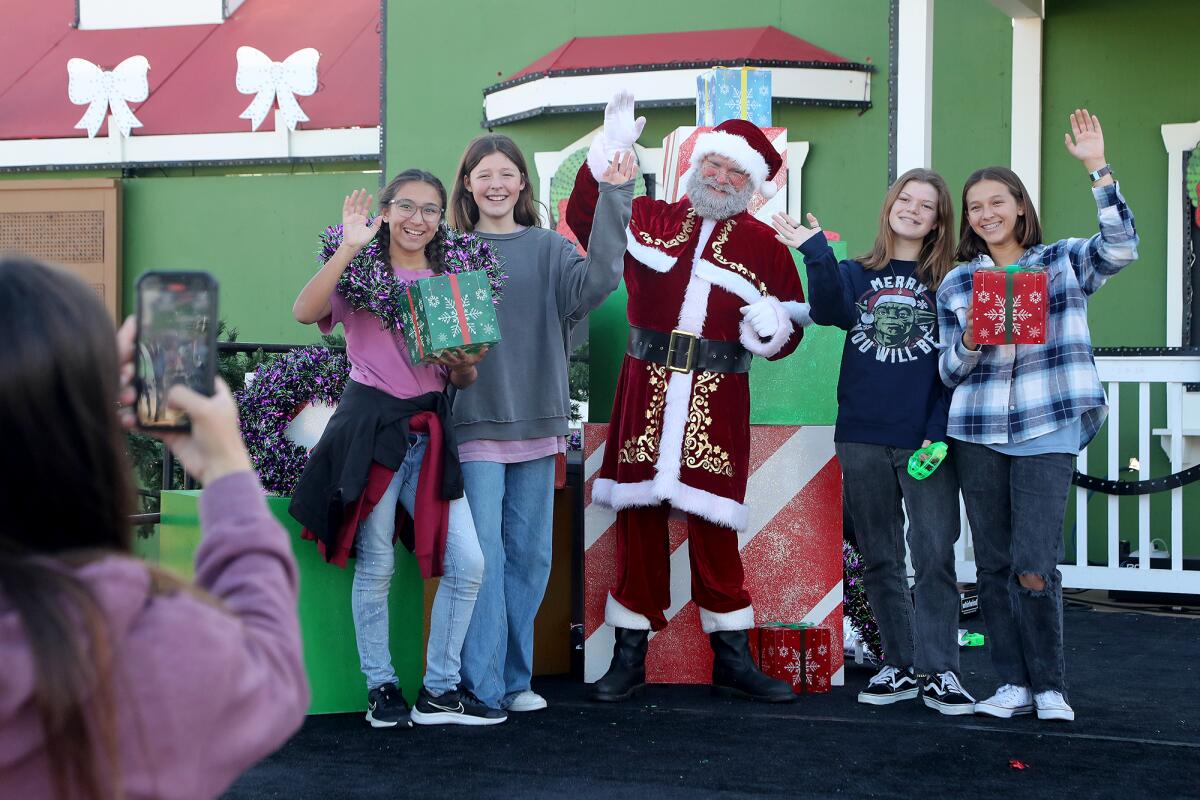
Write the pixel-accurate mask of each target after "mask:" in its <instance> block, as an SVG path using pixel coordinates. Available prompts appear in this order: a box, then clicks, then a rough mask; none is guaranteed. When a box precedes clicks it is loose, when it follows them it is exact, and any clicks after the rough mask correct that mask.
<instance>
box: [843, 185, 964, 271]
mask: <svg viewBox="0 0 1200 800" xmlns="http://www.w3.org/2000/svg"><path fill="white" fill-rule="evenodd" d="M913 181H916V182H918V183H927V184H929V185H930V186H932V187H933V188H934V190H935V191H936V192H937V216H936V219H935V220H934V223H933V228H932V229H931V230H930V231H929V233H927V234H925V240H924V241H923V242H922V243H921V254H920V256H919V258H918V259H917V261H918V263H917V277H918V278H920V279H921V280H922V281H923V282H924V283H925V284H926V285H927V286H928V287H929V288H930V289H937V287H938V286H940V285H941V283H942V279H943V278H945V277H946V274H947V273H948V272H950V268H951V267H953V266H954V202H953V201H952V200H951V199H950V189H949V188H948V187H947V186H946V181H945V180H944V179H943V178H942V176H941V175H939V174H938V173H936V172H934V171H933V170H931V169H922V168H919V167H918V168H917V169H910V170H909V171H908V172H906V173H904V174H903V175H901V176H900V177H899V178H897V179H896V181H895V183H893V184H892V185H891V186H889V187H888V190H887V194H886V195H885V196H884V198H883V208H882V209H881V210H880V211H879V233H878V234H876V236H875V246H874V247H872V248H871V250H870V251H869V252H868V253H867V254H866V255H864V256H860V257H859V259H858V261H859V263H860V264H862V265H863V266H864V267H866V268H867V269H871V270H881V269H883V268H884V267H886V266H887V265H888V264H889V263H891V260H892V259H893V258H894V257H895V247H894V246H893V239H894V237H895V233H893V232H892V224H891V222H890V221H889V219H888V217H890V216H891V213H892V206H893V205H895V203H896V198H898V197H899V196H900V193H901V192H902V191H904V187H905V186H907V185H908V184H909V183H911V182H913Z"/></svg>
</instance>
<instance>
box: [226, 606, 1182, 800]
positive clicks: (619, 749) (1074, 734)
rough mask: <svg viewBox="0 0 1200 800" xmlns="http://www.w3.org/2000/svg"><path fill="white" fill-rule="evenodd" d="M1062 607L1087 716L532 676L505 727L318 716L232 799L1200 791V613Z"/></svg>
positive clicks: (981, 685) (1163, 797) (972, 684)
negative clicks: (964, 711)
mask: <svg viewBox="0 0 1200 800" xmlns="http://www.w3.org/2000/svg"><path fill="white" fill-rule="evenodd" d="M1065 617H1066V618H1065V628H1066V643H1067V674H1068V680H1069V681H1070V684H1071V688H1070V699H1071V702H1072V704H1073V705H1074V707H1075V711H1076V721H1075V722H1073V723H1054V722H1041V721H1039V720H1037V719H1035V718H1033V717H1021V718H1016V719H1012V720H996V719H991V718H989V717H973V716H966V717H957V718H952V717H943V716H941V715H939V714H937V713H935V712H933V711H931V710H929V709H926V708H924V707H923V706H921V705H918V703H916V702H909V703H901V704H897V705H893V706H890V707H871V706H864V705H860V704H858V703H857V702H856V701H855V695H856V694H857V691H858V689H859V688H861V685H862V684H863V683H865V681H866V679H867V677H869V676H870V674H871V673H870V672H869V671H865V670H864V669H863V668H862V667H855V666H854V665H848V669H847V685H846V686H845V687H843V688H839V689H835V690H834V691H833V692H832V693H830V694H827V695H815V696H808V697H802V698H800V699H799V700H798V701H797V702H796V703H795V704H793V705H790V706H783V707H780V706H764V705H758V704H751V703H747V702H742V701H734V700H725V699H720V698H715V697H712V696H711V695H710V694H709V693H708V690H707V688H706V687H697V686H652V687H650V688H649V689H648V691H647V692H646V694H645V695H643V696H642V697H640V698H638V699H637V700H636V701H633V702H630V703H626V704H620V705H606V704H596V703H589V702H588V701H587V699H586V698H587V689H586V687H585V686H583V685H582V684H577V683H574V682H571V681H569V680H567V679H565V678H550V679H544V680H535V682H534V688H535V689H537V690H538V691H539V692H541V693H542V694H544V695H545V696H546V698H547V699H548V700H549V701H550V708H549V709H547V710H546V711H541V712H536V713H533V714H524V715H513V718H512V719H511V720H510V721H509V722H508V723H507V724H505V725H500V726H497V727H492V728H464V727H457V726H456V727H436V728H414V729H411V730H404V731H399V730H391V731H375V730H371V729H370V728H368V727H367V726H366V724H365V723H364V722H363V721H362V718H361V716H360V715H357V714H355V715H336V716H324V717H310V718H309V719H308V721H307V723H306V724H305V726H304V728H303V729H302V730H301V731H300V733H299V734H297V736H296V737H295V738H294V739H292V741H291V742H289V743H288V744H287V745H286V746H285V747H284V748H283V749H282V750H280V751H279V752H278V753H276V754H275V755H274V756H272V757H271V758H269V759H267V760H266V761H264V762H262V763H261V764H259V765H258V766H257V767H255V768H254V769H252V770H251V771H250V772H249V773H247V774H246V775H244V776H243V777H242V778H241V779H240V780H239V781H238V782H237V783H236V784H235V785H234V786H233V788H232V789H231V790H230V791H229V792H228V794H227V795H226V797H227V798H230V800H233V799H235V798H237V799H240V798H296V799H302V798H320V800H333V799H334V798H343V797H344V798H359V797H361V798H374V797H380V798H394V797H429V798H443V797H444V798H473V797H517V798H550V797H570V798H572V800H579V799H580V798H591V797H597V798H599V797H603V798H633V800H668V799H669V798H693V797H717V798H735V797H738V798H740V797H763V796H769V795H776V796H789V797H834V796H836V797H948V798H958V797H967V796H982V797H989V796H997V795H998V794H999V793H1001V792H1004V793H1011V794H1012V795H1013V796H1020V797H1034V796H1040V797H1045V796H1059V797H1062V798H1065V800H1081V799H1082V798H1092V797H1114V798H1143V797H1145V798H1153V800H1167V798H1200V663H1198V662H1200V619H1196V618H1190V619H1189V618H1180V617H1164V616H1152V615H1148V614H1132V613H1103V612H1099V611H1094V610H1091V609H1088V608H1081V607H1078V606H1074V605H1072V606H1069V607H1068V609H1067V612H1066V615H1065ZM965 624H966V625H967V626H968V627H970V628H971V629H972V630H982V624H983V623H982V620H981V619H980V618H978V617H976V618H973V619H971V620H969V621H968V622H967V623H965ZM962 667H963V678H964V681H965V682H966V684H967V686H968V688H970V689H971V690H973V691H974V692H975V693H976V694H977V695H978V696H986V695H988V694H990V693H991V690H992V689H993V688H994V678H993V674H992V671H991V664H990V661H989V659H988V655H987V648H986V645H985V646H984V647H980V648H966V649H964V650H963V651H962ZM1014 762H1017V763H1018V764H1019V765H1023V766H1024V769H1018V768H1017V767H1016V766H1014Z"/></svg>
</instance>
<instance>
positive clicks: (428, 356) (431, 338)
mask: <svg viewBox="0 0 1200 800" xmlns="http://www.w3.org/2000/svg"><path fill="white" fill-rule="evenodd" d="M400 314H401V316H402V317H403V319H404V342H405V344H406V345H407V346H408V357H409V358H410V359H411V360H412V363H414V364H420V363H421V362H428V361H433V360H435V359H437V358H438V357H439V356H441V354H442V353H444V352H445V351H447V350H451V349H454V348H456V347H461V348H463V349H464V350H466V351H467V352H477V351H478V350H479V349H480V348H482V347H483V346H485V345H492V344H495V343H496V342H498V341H500V325H499V324H498V323H497V322H496V309H495V307H494V306H493V305H492V287H491V285H490V284H489V283H488V278H487V273H486V272H484V271H483V270H478V271H473V272H449V273H446V274H445V275H435V276H433V277H432V278H421V279H420V280H416V281H413V282H412V283H410V284H409V285H408V288H407V289H406V290H405V294H404V298H403V299H402V300H401V306H400Z"/></svg>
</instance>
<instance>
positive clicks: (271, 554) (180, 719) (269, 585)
mask: <svg viewBox="0 0 1200 800" xmlns="http://www.w3.org/2000/svg"><path fill="white" fill-rule="evenodd" d="M200 526H201V529H202V531H203V532H204V537H203V541H202V542H201V544H200V548H199V550H198V551H197V553H196V585H197V586H199V587H200V588H201V589H204V590H205V591H207V592H209V593H211V594H212V595H214V596H215V597H217V598H218V599H220V601H221V602H222V604H223V605H224V608H223V609H221V608H216V607H214V606H213V605H212V604H211V603H208V602H205V601H204V600H202V599H200V598H198V597H196V596H194V595H193V594H191V593H189V592H186V591H177V592H173V593H165V594H164V593H154V592H153V591H152V588H151V583H150V577H149V574H148V573H147V571H146V568H145V566H144V565H143V564H142V563H141V562H140V561H138V560H136V559H134V558H130V557H123V556H115V555H114V556H112V557H109V558H104V559H101V560H98V561H94V562H91V563H89V564H87V565H86V566H83V567H80V568H78V569H77V570H76V571H75V575H76V576H77V577H78V578H79V579H81V580H82V581H83V582H85V583H86V584H87V585H88V586H89V587H90V588H91V590H92V592H93V594H94V595H95V596H96V597H97V599H98V600H99V602H100V605H101V607H102V609H103V610H104V613H105V616H106V617H107V620H108V624H109V630H110V632H111V635H112V636H113V643H114V651H115V653H116V663H115V669H114V675H113V683H114V687H113V691H114V692H115V700H116V712H117V737H118V748H119V752H120V755H121V774H122V779H123V783H124V787H125V792H126V796H127V797H129V798H151V797H153V798H176V797H178V798H203V797H215V796H216V795H218V794H220V793H221V792H222V791H224V790H225V789H226V788H227V787H228V786H229V784H231V783H232V782H233V781H234V779H235V778H237V777H238V775H240V774H241V773H242V772H243V771H244V770H245V769H247V768H248V767H249V766H250V765H252V764H254V763H255V762H256V761H258V760H259V759H260V758H262V757H264V756H266V755H268V754H269V753H271V752H272V751H274V750H275V749H276V748H278V747H279V746H280V745H282V744H283V743H284V742H285V741H287V739H288V738H289V737H290V736H291V735H292V734H293V733H294V732H295V731H296V730H297V729H298V728H299V727H300V724H301V723H302V722H303V720H304V712H305V710H306V709H307V707H308V699H309V698H308V680H307V678H306V677H305V673H304V662H303V659H302V658H301V652H300V631H299V623H298V620H297V618H296V602H297V571H296V562H295V559H294V558H293V557H292V553H291V546H290V543H289V541H288V537H287V536H286V534H285V533H284V531H283V529H282V527H281V526H280V525H279V523H278V522H277V521H276V520H275V518H274V517H273V516H271V514H270V512H269V511H268V510H267V505H266V501H265V500H264V498H263V496H262V490H261V489H260V488H259V485H258V481H257V480H256V478H255V476H254V474H253V473H252V472H239V473H235V474H232V475H226V476H224V477H221V478H218V479H217V480H215V481H213V482H212V483H211V484H210V485H209V486H208V487H207V488H206V489H205V490H204V492H203V494H202V495H201V497H200ZM0 663H2V664H3V667H2V668H0V787H3V794H4V796H5V797H23V798H41V797H51V796H52V784H51V782H50V770H51V769H56V766H55V765H53V764H50V763H49V762H48V761H47V759H46V754H45V752H44V751H43V749H42V748H43V733H42V726H41V722H40V720H39V718H38V714H37V709H36V707H35V705H34V701H33V692H34V664H33V660H32V654H31V653H30V651H29V647H28V644H27V642H26V641H25V635H24V632H23V627H22V624H21V621H20V619H19V617H18V615H17V613H16V611H15V610H14V609H13V608H12V605H11V603H10V602H9V601H8V599H7V598H6V597H5V596H4V594H3V591H2V590H0Z"/></svg>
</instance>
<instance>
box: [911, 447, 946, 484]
mask: <svg viewBox="0 0 1200 800" xmlns="http://www.w3.org/2000/svg"><path fill="white" fill-rule="evenodd" d="M948 450H949V448H948V447H947V446H946V443H945V442H934V443H933V444H931V445H929V446H928V447H922V448H921V449H920V450H918V451H916V452H915V453H913V454H912V456H910V457H909V459H908V474H909V475H911V476H912V477H913V479H914V480H918V481H923V480H925V479H926V478H928V477H929V476H930V475H932V474H933V471H934V470H935V469H937V468H938V465H940V464H941V463H942V461H943V460H945V458H946V452H947V451H948Z"/></svg>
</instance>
